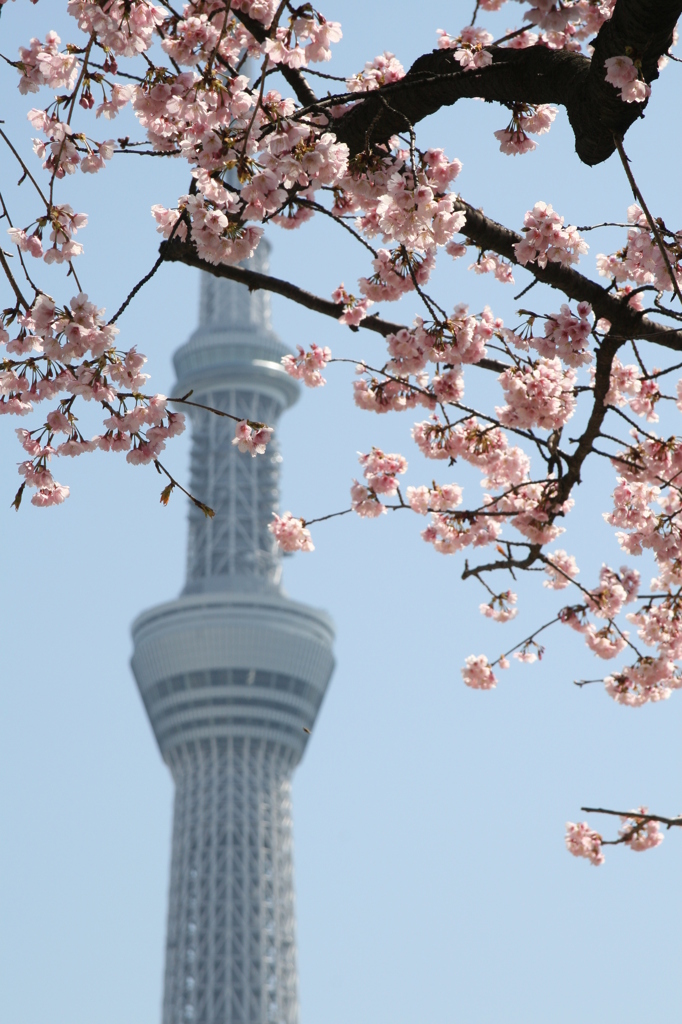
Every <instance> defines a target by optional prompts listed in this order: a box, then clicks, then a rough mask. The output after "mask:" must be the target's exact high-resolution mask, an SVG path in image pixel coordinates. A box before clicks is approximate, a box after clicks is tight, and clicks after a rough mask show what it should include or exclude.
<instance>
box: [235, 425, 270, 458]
mask: <svg viewBox="0 0 682 1024" xmlns="http://www.w3.org/2000/svg"><path fill="white" fill-rule="evenodd" d="M271 438H272V427H261V426H259V427H256V428H255V429H254V427H252V426H251V425H250V424H249V423H248V422H247V420H240V422H239V423H238V424H237V426H236V427H235V431H234V438H233V439H232V444H235V445H236V446H237V447H238V448H239V451H240V452H248V454H249V455H251V456H252V457H253V458H255V457H256V455H263V454H264V452H265V449H266V448H267V446H268V444H269V442H270V440H271Z"/></svg>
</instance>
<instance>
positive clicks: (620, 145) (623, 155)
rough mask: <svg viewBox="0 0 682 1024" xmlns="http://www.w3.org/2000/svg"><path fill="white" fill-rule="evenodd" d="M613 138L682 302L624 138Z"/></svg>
mask: <svg viewBox="0 0 682 1024" xmlns="http://www.w3.org/2000/svg"><path fill="white" fill-rule="evenodd" d="M613 138H614V141H615V143H616V149H617V150H618V155H619V157H620V161H621V163H622V165H623V168H624V170H625V173H626V175H627V178H628V181H629V182H630V187H631V189H632V192H633V195H634V197H635V199H636V200H637V201H638V202H639V203H641V206H642V209H643V210H644V216H645V217H646V219H647V221H648V223H649V227H650V228H651V231H652V232H653V235H654V238H655V239H656V244H657V245H658V248H659V249H660V251H661V256H662V257H663V260H664V262H665V265H666V267H667V268H668V274H669V275H670V281H671V283H672V286H673V291H674V292H675V294H676V295H677V297H678V299H679V300H680V302H682V292H681V291H680V286H679V285H678V283H677V278H676V277H675V272H674V271H673V268H672V264H671V262H670V259H669V257H668V251H667V249H666V247H665V245H664V244H663V239H662V238H661V234H660V231H659V230H658V226H657V224H656V221H655V220H654V218H653V217H652V216H651V213H650V212H649V207H648V206H647V204H646V201H645V199H644V196H643V195H642V193H641V191H640V188H639V186H638V184H637V182H636V181H635V178H634V175H633V173H632V170H631V168H630V161H629V160H628V157H627V154H626V152H625V149H624V148H623V140H622V138H620V136H618V135H614V136H613Z"/></svg>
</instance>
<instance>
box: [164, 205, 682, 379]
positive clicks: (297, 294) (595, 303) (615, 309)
mask: <svg viewBox="0 0 682 1024" xmlns="http://www.w3.org/2000/svg"><path fill="white" fill-rule="evenodd" d="M455 209H458V210H462V211H464V212H465V213H466V222H465V224H464V227H463V228H462V234H463V235H466V236H467V237H468V238H470V239H471V240H472V242H474V243H475V244H476V245H477V246H480V247H481V248H482V249H491V250H492V251H493V252H496V253H498V254H499V255H500V256H504V257H505V258H506V259H508V260H510V261H511V262H512V263H517V262H518V261H517V259H516V253H515V251H514V244H515V243H516V242H520V241H522V238H523V236H522V235H519V234H517V233H516V232H515V231H510V230H509V228H506V227H504V225H502V224H499V223H498V222H497V221H494V220H492V219H491V218H490V217H486V216H485V214H484V213H482V212H481V211H480V210H475V209H474V208H473V207H472V206H469V204H468V203H465V202H463V201H459V202H458V203H456V204H455ZM159 252H160V254H161V256H162V257H163V259H164V260H166V261H168V262H171V263H186V264H187V265H188V266H190V267H198V268H199V269H200V270H205V271H206V272H207V273H209V274H213V275H214V276H215V277H227V278H230V279H231V280H233V281H239V282H240V283H241V284H245V285H246V286H247V287H248V288H250V289H251V290H254V289H259V288H264V289H265V290H266V291H270V292H274V293H276V294H277V295H282V296H284V298H287V299H291V300H292V301H294V302H297V303H299V305H302V306H306V307H307V308H308V309H312V310H315V312H317V313H322V314H323V315H324V316H330V317H333V318H334V319H335V320H338V318H339V317H340V316H341V314H342V312H343V306H342V305H341V304H340V303H336V302H331V301H330V300H329V299H322V298H320V297H319V296H317V295H313V294H312V292H308V291H306V290H305V289H304V288H299V287H298V286H297V285H295V284H291V283H290V282H289V281H283V280H281V279H279V278H275V277H270V276H269V275H267V274H259V273H257V272H256V271H253V270H246V269H245V268H244V267H233V266H225V265H223V264H218V265H216V264H212V263H207V262H206V261H205V260H202V259H201V258H200V257H199V256H198V255H197V252H196V249H195V248H194V245H193V244H192V242H188V241H181V240H180V239H177V238H174V239H172V240H170V241H168V242H162V243H161V246H160V249H159ZM526 270H528V271H529V272H530V273H531V274H533V275H534V277H535V278H536V279H537V280H538V281H540V282H542V283H543V284H547V285H549V286H550V287H551V288H556V289H557V290H558V291H560V292H561V293H562V294H564V295H566V296H567V297H568V298H570V299H574V300H575V301H577V302H589V303H591V305H592V309H593V310H594V313H595V316H596V317H597V318H599V317H604V318H605V319H607V320H610V322H611V324H612V327H611V336H612V337H618V338H621V339H629V338H641V339H643V340H646V341H651V342H655V343H656V344H658V345H661V346H662V347H664V348H668V349H672V350H673V351H675V352H682V331H679V330H675V329H673V328H671V327H666V326H665V325H663V324H659V323H656V322H655V321H653V320H650V319H649V318H648V317H647V316H644V314H642V313H638V312H637V311H636V310H634V309H632V307H631V306H629V305H628V304H627V301H626V300H622V299H618V298H616V297H615V296H613V295H611V294H610V293H609V292H608V291H607V290H606V289H605V288H602V286H601V285H599V284H597V283H596V281H592V280H590V278H589V277H585V276H584V274H580V273H578V271H577V270H572V269H571V268H570V267H563V266H562V265H561V264H560V263H548V264H547V266H546V267H544V268H543V267H539V266H538V265H537V263H530V264H528V265H527V266H526ZM360 326H361V327H362V328H365V329H366V330H370V331H375V332H376V333H377V334H381V335H383V336H384V337H385V336H386V335H388V334H394V333H395V332H396V331H399V330H401V328H402V327H403V326H404V325H403V324H396V323H392V322H390V321H387V320H382V319H380V318H379V317H374V316H371V317H367V318H366V319H365V320H363V321H362V323H361V324H360ZM500 367H501V369H504V367H503V366H502V364H500Z"/></svg>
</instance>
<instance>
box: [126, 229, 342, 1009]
mask: <svg viewBox="0 0 682 1024" xmlns="http://www.w3.org/2000/svg"><path fill="white" fill-rule="evenodd" d="M266 261H267V250H266V248H265V245H264V243H261V246H260V248H259V249H258V252H257V254H256V256H255V257H254V258H253V260H252V265H254V266H255V268H256V269H258V270H266V269H267V266H266ZM286 351H287V350H286V348H285V347H284V346H283V345H282V343H281V342H280V341H279V340H278V338H277V336H276V335H275V334H274V333H273V331H272V328H271V326H270V308H269V297H268V296H267V295H266V294H264V293H262V292H259V293H256V294H255V295H252V294H250V293H249V291H248V290H247V289H246V287H244V286H243V285H239V284H236V283H234V282H231V281H226V280H224V279H220V278H216V277H212V276H210V275H208V274H202V277H201V299H200V316H199V327H198V328H197V330H196V331H195V332H194V334H193V335H192V337H191V338H190V340H189V341H188V342H187V343H186V344H185V345H183V346H182V347H181V348H180V349H179V350H178V351H177V352H176V354H175V360H174V363H175V370H176V373H177V378H178V380H177V385H176V389H175V392H174V393H175V394H178V395H181V394H186V393H187V392H188V391H189V390H190V389H192V390H193V396H192V400H193V401H196V402H199V403H201V404H203V405H208V406H212V407H213V408H217V409H221V410H223V411H225V412H229V413H232V414H233V415H235V416H238V417H239V418H240V419H249V420H256V421H260V422H263V423H267V424H269V425H274V424H276V423H277V420H278V418H279V416H280V414H281V413H282V412H283V411H284V410H285V409H287V408H288V407H289V406H290V405H292V404H293V403H294V402H295V401H296V399H297V397H298V385H297V383H296V382H295V381H293V380H292V379H291V378H290V377H289V376H287V374H286V373H285V372H284V370H283V369H282V366H281V363H280V359H281V357H282V355H284V353H285V352H286ZM190 415H191V420H192V455H191V489H192V493H193V494H196V495H197V497H199V498H200V499H201V500H202V501H204V502H206V503H207V504H208V505H210V506H211V507H212V508H213V509H214V510H215V517H214V518H213V519H206V518H205V517H204V516H203V514H202V513H201V512H200V511H199V509H197V508H194V506H190V511H189V540H188V552H187V582H186V585H185V588H184V590H183V592H182V594H181V596H180V597H179V598H178V599H177V600H176V601H171V602H169V603H168V604H163V605H160V606H158V607H156V608H152V609H151V610H150V611H147V612H145V613H143V614H142V615H140V616H139V618H138V619H137V620H136V621H135V623H134V624H133V640H134V645H135V650H134V654H133V659H132V667H133V672H134V674H135V678H136V680H137V684H138V686H139V689H140V693H141V695H142V699H143V701H144V704H145V707H146V709H147V713H148V715H149V719H150V721H151V724H152V728H153V730H154V734H155V736H156V740H157V742H158V744H159V749H160V751H161V755H162V757H163V759H164V761H165V762H166V764H167V765H168V767H169V768H170V770H171V773H172V775H173V780H174V782H175V805H174V815H173V848H172V858H171V879H170V894H169V907H168V930H167V939H166V968H165V984H164V999H163V1024H297V1021H298V1000H297V975H296V936H295V914H294V887H293V864H292V826H291V795H290V790H291V774H292V772H293V769H294V768H295V767H296V765H297V764H298V762H299V761H300V759H301V757H302V755H303V751H304V749H305V745H306V741H307V735H308V734H307V732H306V731H305V730H306V729H311V728H312V725H313V723H314V721H315V718H316V715H317V712H318V709H319V707H320V704H321V702H322V698H323V697H324V693H325V689H326V687H327V683H328V682H329V678H330V676H331V672H332V668H333V657H332V641H333V635H334V634H333V628H332V624H331V622H330V620H329V618H328V617H327V616H326V615H325V614H324V613H323V612H320V611H317V610H315V609H313V608H308V607H307V606H305V605H302V604H298V603H297V602H295V601H292V600H291V599H290V598H288V597H287V596H286V595H285V594H284V593H283V592H282V590H281V587H280V575H281V566H280V557H279V554H278V552H277V550H276V546H275V544H274V543H273V540H274V539H273V537H272V535H271V534H270V533H269V531H268V523H269V522H270V521H271V518H272V511H273V509H276V507H277V500H278V482H279V467H280V463H281V461H282V460H281V456H280V455H279V454H278V452H277V447H276V443H274V442H272V443H271V444H270V445H269V446H268V449H267V452H266V454H265V455H259V456H257V457H256V458H252V457H250V456H249V455H248V454H242V453H240V452H239V451H238V450H237V448H236V447H235V446H233V445H232V443H231V442H232V438H233V436H234V426H235V424H234V421H233V420H229V419H225V418H223V417H218V416H215V415H214V414H212V413H209V412H205V411H203V410H200V409H192V410H191V414H190Z"/></svg>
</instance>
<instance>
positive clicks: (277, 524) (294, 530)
mask: <svg viewBox="0 0 682 1024" xmlns="http://www.w3.org/2000/svg"><path fill="white" fill-rule="evenodd" d="M272 518H273V522H271V523H270V525H269V526H268V529H269V530H270V533H272V534H273V536H274V538H275V540H276V541H277V543H278V544H279V546H280V548H281V549H282V551H314V550H315V545H314V544H313V542H312V538H311V536H310V530H307V529H306V527H305V523H304V522H303V520H302V519H297V518H296V517H295V516H292V514H291V512H285V513H284V515H283V516H281V517H280V516H278V515H277V514H276V513H275V512H273V513H272Z"/></svg>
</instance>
